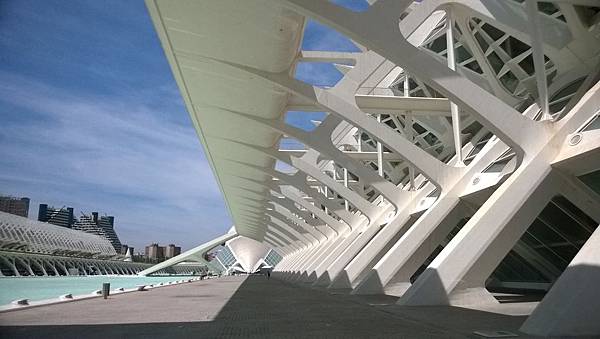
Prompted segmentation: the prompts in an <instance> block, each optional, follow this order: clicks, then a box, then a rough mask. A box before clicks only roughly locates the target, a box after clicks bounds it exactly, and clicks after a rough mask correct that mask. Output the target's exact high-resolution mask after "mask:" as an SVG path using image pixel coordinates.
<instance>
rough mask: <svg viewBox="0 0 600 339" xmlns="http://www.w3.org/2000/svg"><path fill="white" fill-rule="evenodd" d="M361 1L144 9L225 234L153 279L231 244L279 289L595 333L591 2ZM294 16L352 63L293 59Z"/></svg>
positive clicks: (298, 27)
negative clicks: (208, 171)
mask: <svg viewBox="0 0 600 339" xmlns="http://www.w3.org/2000/svg"><path fill="white" fill-rule="evenodd" d="M369 2H370V3H372V4H371V6H370V7H369V8H368V9H367V10H366V11H363V12H355V11H352V10H349V9H347V8H343V7H340V6H338V5H336V4H334V3H332V2H329V1H325V0H253V1H233V0H219V1H185V2H173V1H168V0H147V6H148V9H149V11H150V14H151V16H152V19H153V22H154V25H155V27H156V31H157V33H158V35H159V38H160V40H161V42H162V45H163V48H164V50H165V53H166V56H167V59H168V60H169V63H170V64H171V67H172V70H173V74H174V76H175V79H176V81H177V83H178V85H179V88H180V90H181V94H182V96H183V99H184V101H185V104H186V106H187V109H188V111H189V113H190V116H191V118H192V121H193V123H194V126H195V128H196V130H197V131H198V135H199V137H200V139H201V141H202V143H203V145H204V147H205V151H206V154H207V157H208V159H209V161H210V163H211V166H212V168H213V170H214V173H215V175H216V176H217V179H218V182H219V184H220V188H221V190H222V191H223V194H224V197H225V200H226V203H227V205H228V208H229V210H230V212H231V215H232V217H233V220H234V222H235V230H234V231H232V232H231V233H229V234H227V235H224V236H223V237H221V238H219V239H215V241H211V242H209V243H207V244H204V245H202V246H199V247H198V248H196V249H194V250H191V251H188V252H186V253H183V254H182V255H181V256H179V257H176V258H174V259H172V260H169V261H167V262H165V263H164V265H171V264H175V263H177V262H180V261H185V260H190V258H192V259H193V258H196V259H198V260H202V259H201V258H202V256H203V255H204V254H205V253H206V252H207V251H208V250H210V249H212V248H214V247H215V246H217V245H219V244H221V243H222V242H224V241H227V240H229V239H233V238H235V237H237V236H239V237H243V238H248V239H253V240H255V241H258V242H261V243H263V244H265V245H267V246H269V247H271V248H272V249H274V250H275V251H276V253H278V254H280V255H281V256H282V257H283V258H282V260H281V261H280V262H279V263H278V264H277V265H276V266H275V272H274V275H275V276H277V277H279V278H281V279H287V280H290V281H296V282H299V283H308V284H312V285H314V286H321V287H323V288H329V289H344V290H346V291H348V292H349V293H355V294H378V293H387V294H394V295H397V296H400V299H399V303H401V304H404V305H459V306H465V307H472V308H479V309H487V310H501V309H503V308H506V309H507V308H509V307H510V305H509V304H506V303H503V304H500V303H499V301H498V299H499V298H500V297H499V296H500V295H499V294H498V293H500V292H502V293H509V294H510V293H515V292H519V293H521V294H525V295H532V294H533V295H540V296H543V298H542V299H541V302H539V303H535V304H534V305H533V306H532V307H531V308H530V309H529V310H528V311H527V312H528V313H529V312H531V315H530V317H529V318H528V320H527V321H526V322H525V323H524V325H523V327H522V329H521V330H522V331H524V332H527V333H531V334H539V335H575V334H595V335H600V322H598V321H597V318H596V317H597V315H598V314H600V294H599V293H598V290H597V286H598V283H600V251H599V249H600V231H599V230H598V228H597V226H598V224H599V223H600V152H599V150H600V118H599V114H600V110H599V109H600V91H599V90H598V89H599V87H600V83H599V82H598V80H599V78H600V64H599V61H600V3H599V2H598V1H595V0H560V1H545V2H539V3H538V2H536V1H533V0H525V1H523V0H521V1H513V0H501V1H498V0H468V1H467V0H464V1H460V0H457V1H446V0H423V1H420V2H414V3H413V2H412V1H401V0H379V1H369ZM307 20H317V21H319V22H320V23H322V24H325V25H327V26H329V27H331V28H333V29H335V30H337V31H338V32H340V33H342V34H344V35H345V36H347V37H348V38H350V39H352V41H354V42H355V43H356V45H357V46H358V50H357V51H353V52H339V51H329V50H324V51H304V50H302V49H301V45H302V39H303V34H304V28H305V25H306V22H307ZM302 63H329V64H333V65H334V66H335V67H337V68H338V69H339V71H340V72H341V73H342V74H343V77H341V80H340V81H339V82H337V83H336V84H335V85H334V86H332V87H322V86H317V85H318V84H310V83H305V82H302V81H300V80H297V79H296V70H297V67H298V65H300V64H302ZM314 112H323V113H322V114H320V115H319V114H315V113H314ZM303 114H304V118H305V120H306V119H307V118H306V117H311V116H320V117H322V118H321V119H317V120H318V121H316V122H315V123H314V125H313V126H308V125H307V124H298V123H294V121H297V120H295V119H290V117H291V116H292V115H295V116H301V117H302V116H303ZM290 144H293V145H295V146H296V147H295V148H291V147H289V145H290ZM237 239H240V238H237ZM250 243H251V242H248V244H250ZM242 245H243V244H242ZM247 246H248V248H252V247H253V246H250V245H247ZM244 247H245V246H239V248H237V249H235V250H234V254H235V255H236V256H237V261H240V262H245V263H246V264H245V265H246V266H252V265H253V262H254V264H256V263H257V261H255V260H258V259H259V258H261V256H264V253H262V254H260V255H259V254H257V253H258V252H260V251H256V250H247V251H244V250H243V248H244ZM238 252H240V253H242V252H245V254H239V255H238V254H237V253H238ZM263 252H264V251H263ZM164 265H163V266H161V267H164ZM151 271H152V270H150V271H148V272H147V273H149V272H151Z"/></svg>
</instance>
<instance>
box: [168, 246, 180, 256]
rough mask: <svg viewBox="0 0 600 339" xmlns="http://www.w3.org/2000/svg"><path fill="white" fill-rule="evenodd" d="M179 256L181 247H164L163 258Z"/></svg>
mask: <svg viewBox="0 0 600 339" xmlns="http://www.w3.org/2000/svg"><path fill="white" fill-rule="evenodd" d="M179 254H181V247H179V246H175V245H173V244H169V245H167V246H165V258H167V259H168V258H173V257H175V256H178V255H179Z"/></svg>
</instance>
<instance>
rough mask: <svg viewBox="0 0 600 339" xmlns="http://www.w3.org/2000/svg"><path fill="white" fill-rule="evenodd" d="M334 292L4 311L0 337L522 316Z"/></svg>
mask: <svg viewBox="0 0 600 339" xmlns="http://www.w3.org/2000/svg"><path fill="white" fill-rule="evenodd" d="M394 301H395V298H393V297H375V298H365V297H356V296H349V295H342V294H339V295H336V294H331V293H327V292H324V291H321V290H313V289H308V288H303V287H298V286H295V285H290V284H286V283H283V282H281V281H278V280H275V279H271V280H267V279H266V278H264V277H262V276H250V277H247V278H246V277H226V278H221V279H214V280H206V281H200V282H195V283H190V284H184V285H179V286H172V287H171V286H169V287H164V288H158V289H155V290H151V291H148V292H138V293H129V294H123V295H119V296H114V297H111V298H109V299H108V300H103V299H92V300H86V301H79V302H73V303H66V304H60V305H54V306H49V307H39V308H33V309H29V310H21V311H16V312H9V313H3V314H0V326H2V327H0V338H103V339H105V338H128V339H129V338H191V337H194V338H467V337H477V336H475V335H474V334H473V331H476V330H508V331H512V332H515V331H516V329H517V328H518V327H519V326H520V324H521V323H522V321H523V320H524V317H514V316H504V315H498V314H494V313H487V312H480V311H472V310H466V309H460V308H452V307H425V308H423V307H421V308H406V307H400V306H397V305H394V304H393V303H394Z"/></svg>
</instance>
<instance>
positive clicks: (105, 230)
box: [73, 212, 122, 253]
mask: <svg viewBox="0 0 600 339" xmlns="http://www.w3.org/2000/svg"><path fill="white" fill-rule="evenodd" d="M114 223H115V217H113V216H102V217H98V212H92V213H91V214H90V215H86V214H83V213H82V215H81V217H80V218H79V220H78V221H76V222H75V224H74V225H73V229H76V230H79V231H83V232H87V233H92V234H96V235H99V236H101V237H103V238H106V239H107V240H108V241H110V243H111V244H112V245H113V247H114V248H115V251H117V253H119V252H121V248H122V246H121V241H120V240H119V236H118V235H117V233H116V232H115V229H114Z"/></svg>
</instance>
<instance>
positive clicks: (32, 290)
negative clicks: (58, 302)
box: [0, 275, 190, 305]
mask: <svg viewBox="0 0 600 339" xmlns="http://www.w3.org/2000/svg"><path fill="white" fill-rule="evenodd" d="M186 278H190V277H183V276H171V277H142V276H106V275H104V276H78V277H2V278H0V305H5V304H9V303H10V302H12V301H13V300H17V299H29V300H30V301H37V300H43V299H51V298H57V297H58V296H61V295H63V294H67V293H71V294H72V295H74V296H75V295H82V294H90V293H92V292H93V291H96V290H100V289H102V283H105V282H108V283H110V289H111V290H114V289H117V288H119V287H123V288H125V289H127V288H133V287H136V286H137V285H142V284H143V285H150V284H157V283H160V282H169V281H176V280H181V279H186Z"/></svg>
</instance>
